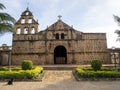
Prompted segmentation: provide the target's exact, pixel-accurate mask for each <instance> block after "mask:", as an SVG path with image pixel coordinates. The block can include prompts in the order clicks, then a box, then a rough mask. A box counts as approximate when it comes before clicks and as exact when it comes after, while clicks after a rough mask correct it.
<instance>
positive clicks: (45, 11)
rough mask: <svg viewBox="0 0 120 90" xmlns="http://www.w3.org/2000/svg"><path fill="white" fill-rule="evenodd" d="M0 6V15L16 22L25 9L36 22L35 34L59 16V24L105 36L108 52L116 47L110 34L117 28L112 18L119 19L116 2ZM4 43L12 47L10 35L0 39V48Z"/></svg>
mask: <svg viewBox="0 0 120 90" xmlns="http://www.w3.org/2000/svg"><path fill="white" fill-rule="evenodd" d="M0 3H2V4H4V5H5V6H6V9H5V10H3V11H0V12H7V13H9V14H10V15H12V16H13V17H14V18H15V19H16V20H18V19H19V18H20V15H21V13H22V12H23V11H25V10H26V7H27V6H28V7H29V9H30V11H31V12H33V15H34V18H35V19H36V20H38V22H39V31H40V30H44V29H45V28H46V27H47V26H50V25H51V24H53V23H54V22H56V21H57V20H58V17H57V16H58V15H62V20H63V21H64V22H65V23H67V24H68V25H73V27H74V28H75V29H76V30H78V31H82V32H102V33H106V34H107V46H108V48H110V47H113V46H114V47H120V42H116V39H117V35H116V34H115V33H114V31H115V30H116V29H119V28H120V27H118V25H117V23H116V22H115V21H114V18H113V14H115V15H118V16H120V0H34V1H33V0H0ZM28 3H29V4H28ZM4 43H5V44H7V45H12V34H11V33H6V34H3V35H0V46H1V45H2V44H4Z"/></svg>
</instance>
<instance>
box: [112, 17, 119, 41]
mask: <svg viewBox="0 0 120 90" xmlns="http://www.w3.org/2000/svg"><path fill="white" fill-rule="evenodd" d="M113 16H114V19H115V21H116V22H117V23H118V25H119V26H120V17H118V16H116V15H113ZM115 33H116V34H117V35H118V39H117V41H120V30H115Z"/></svg>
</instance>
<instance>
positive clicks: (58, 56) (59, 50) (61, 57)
mask: <svg viewBox="0 0 120 90" xmlns="http://www.w3.org/2000/svg"><path fill="white" fill-rule="evenodd" d="M54 64H67V50H66V48H65V47H64V46H57V47H56V48H55V49H54Z"/></svg>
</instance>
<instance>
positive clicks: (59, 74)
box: [43, 70, 75, 82]
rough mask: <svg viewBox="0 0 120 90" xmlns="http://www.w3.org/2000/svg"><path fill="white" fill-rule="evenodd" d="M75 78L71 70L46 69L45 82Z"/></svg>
mask: <svg viewBox="0 0 120 90" xmlns="http://www.w3.org/2000/svg"><path fill="white" fill-rule="evenodd" d="M71 80H75V79H74V76H73V74H72V71H71V70H46V71H45V75H44V78H43V81H44V82H58V81H71Z"/></svg>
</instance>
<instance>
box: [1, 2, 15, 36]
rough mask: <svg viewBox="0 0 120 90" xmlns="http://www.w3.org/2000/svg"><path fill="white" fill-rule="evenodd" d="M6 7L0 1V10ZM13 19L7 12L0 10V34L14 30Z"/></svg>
mask: <svg viewBox="0 0 120 90" xmlns="http://www.w3.org/2000/svg"><path fill="white" fill-rule="evenodd" d="M3 9H6V7H5V6H4V5H3V4H1V3H0V10H3ZM14 23H15V19H14V18H13V17H12V16H11V15H9V14H8V13H4V12H0V34H1V33H5V32H14V29H13V27H14Z"/></svg>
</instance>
